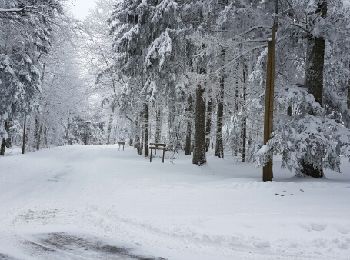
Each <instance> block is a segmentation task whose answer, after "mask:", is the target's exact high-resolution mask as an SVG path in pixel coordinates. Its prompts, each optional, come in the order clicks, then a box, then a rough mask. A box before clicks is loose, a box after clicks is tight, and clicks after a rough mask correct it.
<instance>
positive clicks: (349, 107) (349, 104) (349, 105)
mask: <svg viewBox="0 0 350 260" xmlns="http://www.w3.org/2000/svg"><path fill="white" fill-rule="evenodd" d="M349 71H350V62H349ZM347 105H348V109H350V76H349V78H348V100H347Z"/></svg>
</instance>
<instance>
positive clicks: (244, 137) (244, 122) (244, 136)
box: [241, 64, 248, 162]
mask: <svg viewBox="0 0 350 260" xmlns="http://www.w3.org/2000/svg"><path fill="white" fill-rule="evenodd" d="M247 69H248V68H247V65H246V64H243V111H242V114H243V118H242V134H241V135H242V162H245V161H246V143H247V115H246V111H245V109H246V95H247V74H248V71H247Z"/></svg>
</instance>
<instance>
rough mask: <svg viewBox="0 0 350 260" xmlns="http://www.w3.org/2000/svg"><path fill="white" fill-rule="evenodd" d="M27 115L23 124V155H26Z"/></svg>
mask: <svg viewBox="0 0 350 260" xmlns="http://www.w3.org/2000/svg"><path fill="white" fill-rule="evenodd" d="M26 130H27V115H25V116H24V123H23V135H22V154H25V153H26V142H27V134H26Z"/></svg>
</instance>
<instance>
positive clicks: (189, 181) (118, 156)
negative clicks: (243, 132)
mask: <svg viewBox="0 0 350 260" xmlns="http://www.w3.org/2000/svg"><path fill="white" fill-rule="evenodd" d="M275 173H276V177H277V180H278V181H277V182H273V183H261V182H260V169H255V168H254V167H253V166H249V165H243V164H240V163H236V164H235V165H233V164H232V161H229V160H224V161H222V160H218V159H214V158H210V160H209V164H208V165H207V166H204V167H196V166H192V165H191V164H190V159H188V158H187V159H185V157H182V156H181V157H180V158H179V159H177V160H175V161H174V163H171V162H170V161H169V160H166V163H164V164H162V163H161V162H160V160H159V159H156V160H154V162H153V163H152V164H150V163H149V161H148V160H146V159H144V158H142V157H139V156H137V155H135V151H134V150H132V149H131V148H128V149H127V150H126V151H125V152H122V151H118V150H117V148H116V147H115V146H87V147H83V146H72V147H59V148H54V149H49V150H42V151H40V152H37V153H32V154H28V155H25V156H21V155H18V156H8V157H5V158H0V207H1V208H0V259H162V258H165V259H181V260H182V259H195V260H196V259H201V260H202V259H204V260H205V259H210V260H211V259H213V260H214V259H215V260H220V259H223V260H226V259H227V260H228V259H230V260H232V259H350V257H349V256H350V203H349V198H350V167H349V164H347V165H346V166H345V168H344V174H343V175H335V174H330V173H329V174H328V175H327V176H328V179H326V180H321V181H316V180H306V179H303V180H300V179H296V178H293V177H292V176H291V174H290V173H287V172H285V171H282V170H281V169H280V168H279V166H278V163H277V164H276V168H275ZM160 257H162V258H160Z"/></svg>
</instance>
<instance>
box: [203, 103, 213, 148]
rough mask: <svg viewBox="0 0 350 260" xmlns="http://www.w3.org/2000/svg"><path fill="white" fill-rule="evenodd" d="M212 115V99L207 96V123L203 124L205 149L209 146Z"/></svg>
mask: <svg viewBox="0 0 350 260" xmlns="http://www.w3.org/2000/svg"><path fill="white" fill-rule="evenodd" d="M212 115H213V99H212V98H209V101H208V108H207V123H206V125H205V151H206V152H208V151H209V147H210V132H211V124H212V123H211V121H212Z"/></svg>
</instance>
